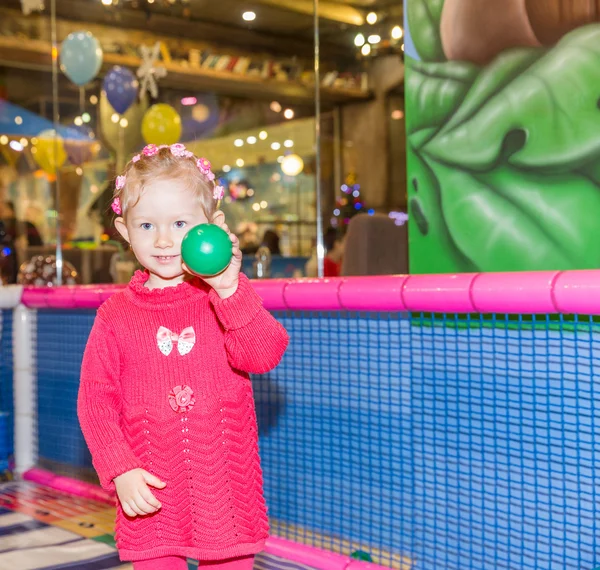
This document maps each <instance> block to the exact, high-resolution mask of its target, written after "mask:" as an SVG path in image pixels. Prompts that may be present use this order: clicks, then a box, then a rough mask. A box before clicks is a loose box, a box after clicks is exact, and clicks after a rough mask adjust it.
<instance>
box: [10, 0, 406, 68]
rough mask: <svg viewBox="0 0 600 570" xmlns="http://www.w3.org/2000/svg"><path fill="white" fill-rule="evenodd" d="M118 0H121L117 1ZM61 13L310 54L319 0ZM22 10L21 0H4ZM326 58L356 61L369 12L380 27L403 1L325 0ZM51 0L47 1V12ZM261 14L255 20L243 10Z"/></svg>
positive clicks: (95, 7) (141, 4)
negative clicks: (315, 4)
mask: <svg viewBox="0 0 600 570" xmlns="http://www.w3.org/2000/svg"><path fill="white" fill-rule="evenodd" d="M113 1H115V0H113ZM56 3H57V15H58V17H61V18H68V19H70V20H80V21H86V22H94V23H103V24H109V25H112V26H117V27H124V28H133V29H143V30H148V31H152V32H155V33H160V34H170V35H177V36H180V37H186V38H193V39H197V40H204V41H207V42H211V43H221V44H229V45H237V46H240V47H242V46H243V47H244V48H245V49H256V50H267V51H270V52H274V53H285V54H288V55H297V56H300V57H308V56H310V54H311V53H312V45H313V0H153V1H152V2H151V3H148V0H118V3H117V4H114V5H111V6H104V5H103V4H102V2H101V0H56ZM2 5H3V6H4V7H7V8H10V7H13V8H17V9H19V8H20V0H2ZM319 5H320V9H319V12H320V33H321V45H322V48H321V52H322V55H323V57H325V58H331V59H337V58H344V59H353V58H354V57H355V54H356V48H355V47H354V45H353V39H354V36H355V35H356V33H357V32H358V31H364V28H365V27H367V28H371V27H370V26H368V25H367V24H366V22H365V18H366V15H367V13H369V12H371V11H374V12H376V13H377V14H378V16H379V21H378V23H377V24H376V25H375V26H373V27H372V29H373V30H374V31H375V33H377V32H376V29H377V28H379V27H381V26H385V27H391V26H392V25H396V24H401V23H402V0H320V2H319ZM48 6H49V0H46V13H47V12H48ZM248 10H251V11H253V12H255V13H256V19H255V20H254V21H253V22H245V21H244V20H243V19H242V14H243V12H245V11H248Z"/></svg>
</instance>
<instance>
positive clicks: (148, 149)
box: [111, 143, 225, 216]
mask: <svg viewBox="0 0 600 570" xmlns="http://www.w3.org/2000/svg"><path fill="white" fill-rule="evenodd" d="M163 148H170V149H171V154H172V155H173V156H177V157H179V156H184V157H186V158H192V157H193V156H194V153H193V152H191V151H189V150H187V149H186V148H185V145H182V144H181V143H177V144H172V145H171V146H169V145H166V144H161V145H160V146H156V145H155V144H149V145H147V146H145V147H144V149H143V150H142V152H141V154H136V155H135V156H134V157H133V158H132V159H131V162H138V160H140V159H141V158H142V155H143V156H154V155H155V154H158V151H159V150H161V149H163ZM196 166H197V167H198V170H199V171H200V172H202V174H204V176H205V177H206V178H207V179H208V180H209V181H210V182H212V183H213V185H214V191H213V198H214V199H215V200H217V202H220V201H221V200H222V199H223V196H224V194H225V188H223V186H219V185H218V184H217V183H216V182H215V175H214V173H213V171H212V170H211V165H210V162H209V161H208V160H207V159H206V158H198V159H197V160H196ZM126 180H127V178H126V176H125V175H124V174H122V175H121V176H117V180H116V181H115V186H116V188H117V190H121V189H122V188H124V186H125V182H126ZM217 207H218V206H217ZM111 208H112V210H113V212H114V213H115V214H117V216H120V215H121V214H122V213H123V210H122V208H121V200H120V198H118V197H117V198H115V199H114V200H113V202H112V204H111Z"/></svg>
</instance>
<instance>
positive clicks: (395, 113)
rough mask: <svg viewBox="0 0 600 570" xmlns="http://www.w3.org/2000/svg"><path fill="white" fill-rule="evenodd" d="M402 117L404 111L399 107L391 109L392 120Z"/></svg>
mask: <svg viewBox="0 0 600 570" xmlns="http://www.w3.org/2000/svg"><path fill="white" fill-rule="evenodd" d="M403 117H404V113H403V112H402V111H401V110H400V109H394V110H393V111H392V119H394V121H399V120H400V119H402V118H403Z"/></svg>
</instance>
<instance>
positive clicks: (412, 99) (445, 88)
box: [404, 58, 479, 134]
mask: <svg viewBox="0 0 600 570" xmlns="http://www.w3.org/2000/svg"><path fill="white" fill-rule="evenodd" d="M407 67H410V72H409V73H408V74H407V76H406V85H405V89H404V90H405V101H406V107H407V108H409V109H410V110H411V113H410V114H409V115H407V117H406V129H407V132H408V133H409V134H411V133H414V132H416V131H418V130H421V129H424V128H429V127H436V130H437V129H438V128H439V126H440V125H441V124H442V122H443V121H444V119H446V118H447V117H448V116H449V115H450V114H451V113H452V112H453V111H454V110H455V109H456V107H458V105H460V102H461V100H462V98H463V97H464V96H465V94H466V93H467V91H468V90H469V87H470V86H471V84H472V83H473V81H474V79H475V78H476V77H477V72H478V70H479V69H478V67H477V66H475V65H473V64H472V63H462V62H460V61H449V62H447V63H423V62H420V61H414V60H411V59H409V58H407Z"/></svg>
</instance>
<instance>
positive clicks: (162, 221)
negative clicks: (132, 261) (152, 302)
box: [115, 180, 208, 288]
mask: <svg viewBox="0 0 600 570" xmlns="http://www.w3.org/2000/svg"><path fill="white" fill-rule="evenodd" d="M207 222H208V220H207V218H206V214H205V213H204V210H203V208H202V205H201V204H200V201H199V200H198V199H197V198H196V196H195V195H194V192H193V191H192V190H190V189H188V188H186V187H185V185H184V184H182V182H180V181H177V180H175V181H174V180H156V181H154V182H152V183H151V184H149V185H147V186H146V187H145V188H144V192H143V193H142V196H141V197H140V199H139V201H138V203H137V204H135V206H133V207H131V208H129V210H128V212H127V220H126V221H124V220H123V219H122V218H118V219H117V220H116V221H115V225H116V226H117V229H118V230H119V232H120V233H121V235H122V236H123V237H124V238H125V239H126V240H127V241H128V242H129V243H130V244H131V248H132V250H133V252H134V254H135V256H136V257H137V259H138V261H139V262H140V264H141V265H142V266H143V267H145V268H146V269H147V270H148V271H149V272H150V278H149V279H148V283H147V286H148V287H150V288H155V287H168V286H171V285H177V284H178V283H181V282H182V281H183V279H184V276H185V272H184V271H183V268H182V266H181V263H182V261H181V241H182V240H183V238H184V236H185V234H186V233H187V232H188V231H189V230H190V229H192V228H193V227H194V226H196V225H198V224H204V223H207Z"/></svg>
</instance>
